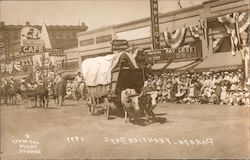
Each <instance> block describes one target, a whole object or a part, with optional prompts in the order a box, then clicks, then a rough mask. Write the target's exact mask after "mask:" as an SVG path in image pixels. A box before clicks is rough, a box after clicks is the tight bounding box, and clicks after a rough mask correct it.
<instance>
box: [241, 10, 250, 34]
mask: <svg viewBox="0 0 250 160" xmlns="http://www.w3.org/2000/svg"><path fill="white" fill-rule="evenodd" d="M238 25H239V32H240V33H242V32H243V31H245V30H246V29H247V27H248V26H249V16H248V13H247V12H242V13H241V14H240V15H239V22H238Z"/></svg>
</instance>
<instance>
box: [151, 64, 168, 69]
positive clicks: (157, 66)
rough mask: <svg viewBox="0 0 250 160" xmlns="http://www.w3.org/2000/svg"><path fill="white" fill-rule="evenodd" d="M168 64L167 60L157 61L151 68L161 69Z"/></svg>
mask: <svg viewBox="0 0 250 160" xmlns="http://www.w3.org/2000/svg"><path fill="white" fill-rule="evenodd" d="M167 65H168V63H167V62H165V63H155V64H154V65H153V66H152V67H151V69H152V70H161V69H163V68H165V67H166V66H167Z"/></svg>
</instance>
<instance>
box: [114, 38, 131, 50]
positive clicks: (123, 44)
mask: <svg viewBox="0 0 250 160" xmlns="http://www.w3.org/2000/svg"><path fill="white" fill-rule="evenodd" d="M127 48H128V41H127V40H121V39H119V40H113V41H112V42H111V49H112V51H124V50H126V49H127Z"/></svg>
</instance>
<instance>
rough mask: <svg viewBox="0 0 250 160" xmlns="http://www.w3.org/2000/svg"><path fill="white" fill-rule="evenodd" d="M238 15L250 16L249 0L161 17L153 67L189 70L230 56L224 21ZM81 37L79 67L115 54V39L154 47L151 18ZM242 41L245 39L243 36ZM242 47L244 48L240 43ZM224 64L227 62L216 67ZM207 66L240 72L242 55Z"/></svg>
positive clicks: (224, 0) (227, 0) (215, 2)
mask: <svg viewBox="0 0 250 160" xmlns="http://www.w3.org/2000/svg"><path fill="white" fill-rule="evenodd" d="M236 13H237V14H238V15H239V17H242V14H243V13H247V15H248V14H249V2H248V1H247V0H210V1H207V2H204V3H203V4H201V5H196V6H192V7H189V8H185V9H180V10H177V11H173V12H167V13H164V14H159V29H160V34H161V40H160V44H161V48H162V50H161V51H159V52H151V53H149V55H150V54H151V55H152V60H153V61H154V62H153V66H152V67H153V68H155V69H167V70H175V69H178V68H183V69H184V70H185V69H188V68H189V67H195V66H196V65H198V64H199V63H200V62H201V61H206V60H207V59H209V57H211V56H212V55H216V54H219V53H221V54H219V55H220V56H216V57H214V58H216V59H218V58H221V57H225V56H226V57H230V56H231V55H232V54H231V52H232V47H231V45H232V41H231V38H232V35H231V34H230V33H229V32H228V31H227V29H226V26H225V23H223V22H222V21H220V19H223V18H225V17H228V16H229V17H230V16H231V15H234V14H236ZM244 18H248V16H245V17H244ZM244 18H243V19H244ZM229 20H230V18H229ZM245 23H249V20H248V22H246V20H245ZM248 28H249V27H248V26H247V27H245V28H244V30H245V31H246V32H248ZM77 36H78V56H79V66H80V63H81V61H82V60H84V59H85V58H89V57H95V56H100V55H105V54H112V50H111V42H112V40H117V39H118V40H120V39H121V40H127V41H128V43H129V46H132V47H140V48H144V49H146V50H150V49H151V48H152V38H151V18H150V17H148V18H144V19H140V20H135V21H131V22H127V23H122V24H118V25H113V26H108V27H105V28H99V29H96V30H91V31H87V32H81V33H78V34H77ZM238 39H239V40H240V39H241V38H240V36H239V37H238ZM248 43H249V42H248ZM238 46H239V47H240V44H238ZM237 52H238V51H237ZM74 54H77V53H74ZM222 55H223V56H222ZM157 57H158V58H157ZM210 59H211V58H210ZM208 61H210V60H208ZM223 61H227V62H225V63H221V64H216V63H219V62H223ZM231 62H232V65H231V64H230V63H231ZM207 63H210V66H206V67H205V68H204V66H203V68H202V69H204V70H206V71H218V70H230V69H240V68H242V57H241V55H240V53H239V52H238V53H237V54H236V56H231V57H230V58H229V60H225V59H220V60H219V61H218V62H216V63H215V62H207ZM221 65H222V66H221ZM223 65H224V66H223ZM209 68H210V69H209ZM211 68H213V69H211ZM79 69H80V68H79Z"/></svg>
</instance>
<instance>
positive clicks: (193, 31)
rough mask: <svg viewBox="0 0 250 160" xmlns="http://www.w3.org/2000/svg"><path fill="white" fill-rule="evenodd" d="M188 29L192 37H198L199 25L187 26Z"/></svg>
mask: <svg viewBox="0 0 250 160" xmlns="http://www.w3.org/2000/svg"><path fill="white" fill-rule="evenodd" d="M189 30H190V33H191V35H192V36H193V37H195V38H199V37H200V34H199V30H200V26H199V25H196V26H192V27H189Z"/></svg>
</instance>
